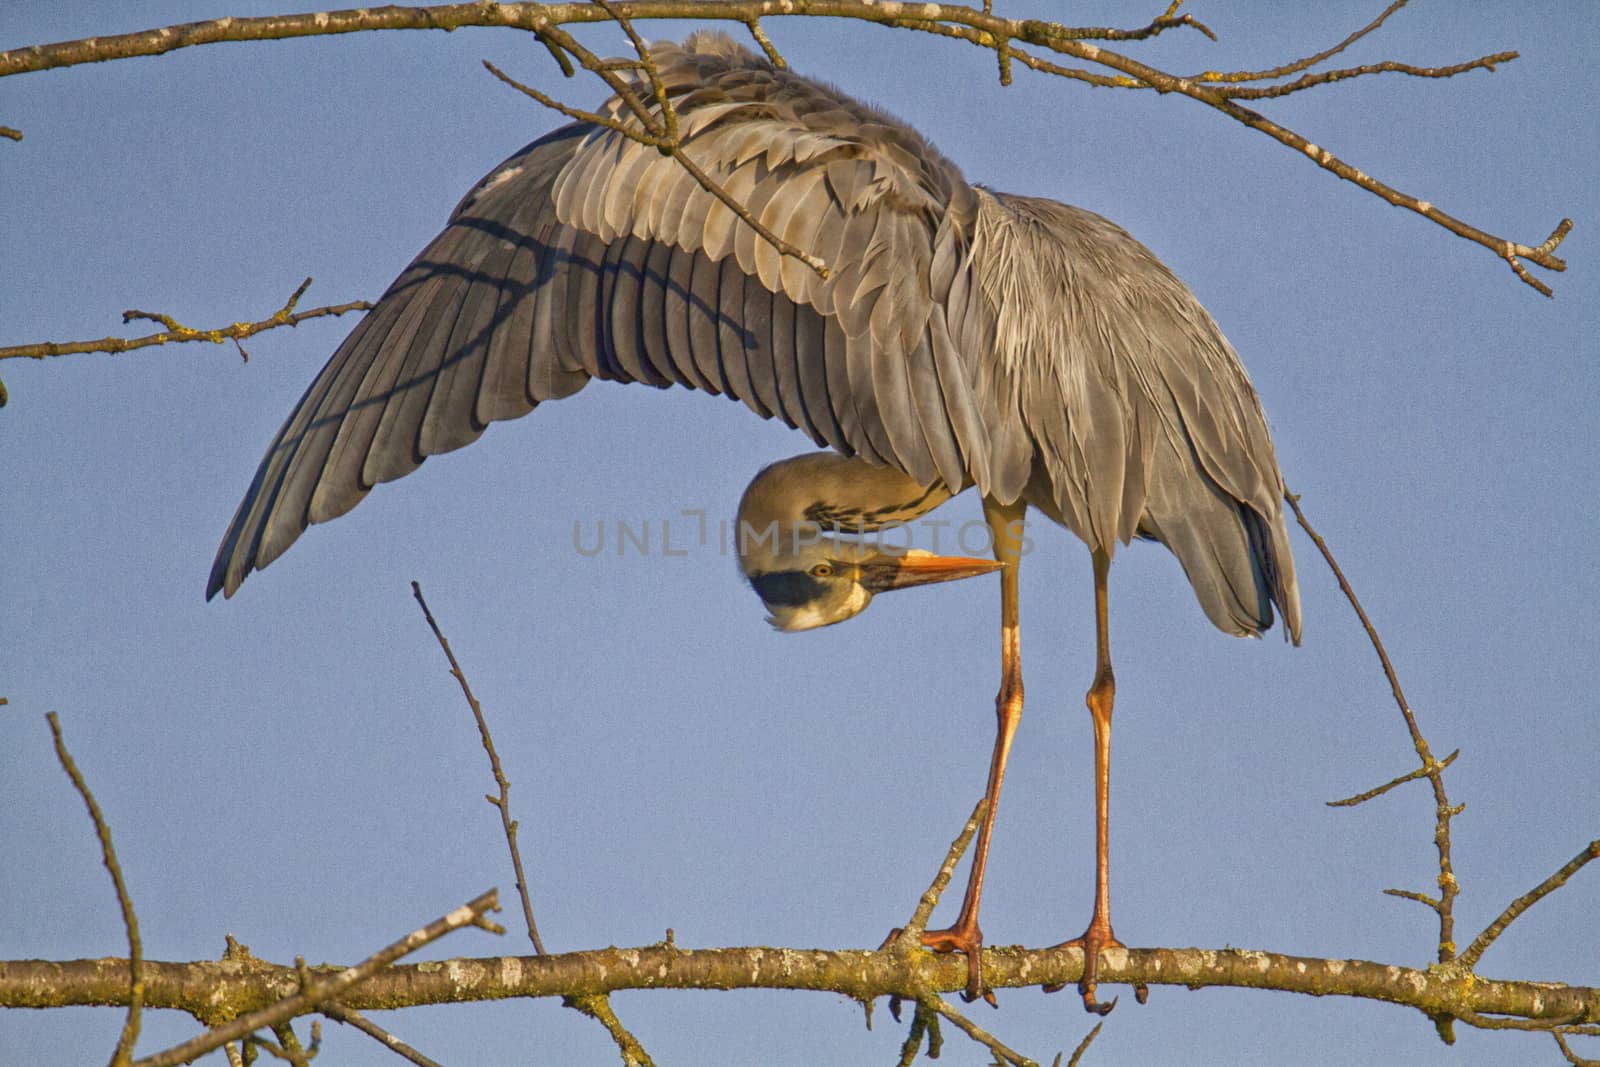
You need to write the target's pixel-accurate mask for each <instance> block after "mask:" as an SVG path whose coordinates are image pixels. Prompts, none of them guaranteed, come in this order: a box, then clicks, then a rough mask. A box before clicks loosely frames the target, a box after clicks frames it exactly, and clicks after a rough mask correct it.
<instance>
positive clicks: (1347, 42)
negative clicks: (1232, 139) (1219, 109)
mask: <svg viewBox="0 0 1600 1067" xmlns="http://www.w3.org/2000/svg"><path fill="white" fill-rule="evenodd" d="M1408 2H1409V0H1394V3H1392V4H1390V5H1389V6H1388V7H1386V8H1384V9H1383V13H1382V14H1380V15H1379V16H1378V17H1377V18H1375V19H1373V20H1372V21H1371V22H1369V23H1367V24H1366V25H1365V26H1363V27H1361V28H1360V29H1359V30H1357V31H1356V32H1355V33H1352V34H1351V35H1350V36H1348V37H1346V38H1345V39H1344V40H1342V41H1340V42H1339V43H1338V44H1336V45H1334V46H1333V47H1332V48H1328V49H1324V50H1323V51H1321V52H1318V53H1316V54H1315V55H1310V56H1306V57H1305V58H1304V59H1297V60H1295V61H1294V62H1292V63H1285V64H1284V65H1283V66H1281V67H1273V68H1272V69H1271V70H1239V71H1233V72H1232V73H1227V74H1224V73H1222V72H1219V71H1214V70H1213V71H1206V72H1205V73H1204V74H1196V75H1194V80H1195V81H1205V82H1246V81H1274V80H1276V79H1278V78H1287V77H1288V76H1289V75H1291V74H1298V73H1300V72H1301V71H1302V70H1310V69H1311V68H1312V67H1314V66H1316V65H1317V64H1318V63H1321V62H1322V61H1323V60H1326V59H1331V58H1333V57H1334V56H1336V55H1338V54H1339V53H1340V52H1343V51H1344V50H1345V49H1346V48H1349V47H1350V46H1351V45H1353V44H1355V43H1356V42H1357V41H1359V40H1361V38H1363V37H1365V36H1367V35H1368V34H1369V33H1371V32H1372V31H1373V30H1376V29H1377V28H1378V27H1379V26H1382V25H1383V24H1384V23H1385V22H1387V21H1389V16H1390V15H1393V14H1394V13H1395V12H1396V11H1399V10H1400V9H1401V8H1403V7H1405V6H1406V4H1407V3H1408Z"/></svg>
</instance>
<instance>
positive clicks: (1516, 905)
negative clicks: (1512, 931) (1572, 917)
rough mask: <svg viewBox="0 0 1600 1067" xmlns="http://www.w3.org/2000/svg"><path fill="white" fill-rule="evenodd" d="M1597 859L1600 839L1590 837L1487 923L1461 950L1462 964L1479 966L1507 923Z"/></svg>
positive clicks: (1599, 855) (1514, 919) (1599, 851)
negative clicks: (1542, 878)
mask: <svg viewBox="0 0 1600 1067" xmlns="http://www.w3.org/2000/svg"><path fill="white" fill-rule="evenodd" d="M1594 859H1600V839H1596V840H1594V841H1590V842H1589V844H1588V845H1587V846H1585V847H1584V849H1583V851H1582V852H1579V853H1578V854H1577V855H1576V856H1574V857H1572V859H1570V860H1568V861H1567V862H1566V864H1564V865H1563V866H1562V868H1561V869H1560V870H1559V871H1557V872H1556V873H1554V874H1552V875H1551V876H1550V877H1548V878H1546V879H1545V880H1544V881H1542V882H1540V883H1539V884H1538V885H1536V886H1534V887H1533V888H1532V889H1530V890H1528V892H1526V893H1524V894H1522V896H1520V897H1518V898H1517V899H1516V900H1513V901H1512V902H1511V903H1510V905H1508V906H1507V907H1506V910H1505V911H1503V912H1501V913H1500V915H1499V916H1498V917H1497V918H1496V919H1495V920H1494V922H1492V923H1490V924H1489V925H1488V926H1486V927H1484V929H1483V933H1481V934H1479V935H1478V936H1477V937H1475V938H1473V940H1472V944H1470V945H1468V946H1467V949H1466V951H1465V952H1463V953H1462V954H1461V964H1462V966H1464V967H1475V966H1477V964H1478V961H1479V960H1480V959H1482V958H1483V954H1484V952H1486V951H1487V950H1488V948H1489V946H1490V945H1492V944H1494V941H1495V938H1497V937H1499V936H1500V935H1501V934H1503V933H1505V930H1506V927H1508V926H1510V925H1511V924H1512V923H1513V922H1515V921H1516V920H1517V917H1518V916H1520V915H1521V914H1522V913H1523V912H1525V911H1527V910H1528V909H1529V908H1531V907H1533V906H1534V905H1535V904H1537V903H1539V901H1541V900H1543V899H1544V898H1545V897H1547V896H1549V895H1550V894H1551V893H1554V892H1555V891H1556V890H1557V889H1560V888H1561V887H1562V886H1564V885H1566V884H1567V879H1568V878H1571V877H1572V876H1573V875H1574V874H1577V873H1578V871H1580V870H1582V869H1583V867H1584V866H1585V865H1586V864H1587V863H1589V862H1590V861H1591V860H1594Z"/></svg>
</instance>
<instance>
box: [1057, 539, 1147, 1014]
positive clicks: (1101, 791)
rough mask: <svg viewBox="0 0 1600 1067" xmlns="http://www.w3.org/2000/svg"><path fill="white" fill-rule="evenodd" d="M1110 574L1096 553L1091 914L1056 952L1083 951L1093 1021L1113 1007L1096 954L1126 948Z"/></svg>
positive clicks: (1084, 986)
mask: <svg viewBox="0 0 1600 1067" xmlns="http://www.w3.org/2000/svg"><path fill="white" fill-rule="evenodd" d="M1110 571H1111V554H1110V553H1109V552H1106V551H1105V550H1104V549H1095V550H1094V622H1095V627H1094V631H1095V669H1094V682H1093V683H1092V684H1091V685H1090V686H1089V691H1088V693H1086V694H1085V695H1084V703H1086V704H1087V705H1088V706H1089V717H1090V718H1091V719H1092V720H1093V722H1094V815H1095V842H1094V843H1095V848H1094V890H1095V891H1094V913H1093V915H1091V916H1090V918H1089V928H1088V929H1087V930H1085V931H1084V932H1083V936H1081V937H1075V938H1073V939H1072V940H1071V941H1063V942H1062V943H1061V944H1060V945H1057V946H1055V947H1056V948H1067V947H1075V948H1081V949H1082V950H1083V977H1082V978H1080V979H1079V980H1078V993H1079V995H1081V996H1082V997H1083V1006H1084V1008H1085V1009H1086V1010H1088V1011H1091V1012H1093V1013H1095V1014H1096V1015H1105V1014H1107V1013H1108V1012H1110V1011H1111V1009H1112V1008H1114V1007H1116V1006H1117V1002H1116V1000H1115V999H1114V998H1113V999H1112V1001H1111V1002H1110V1003H1109V1004H1102V1003H1100V1002H1099V1001H1098V1000H1096V999H1095V995H1094V994H1095V979H1096V977H1097V975H1098V972H1099V969H1100V950H1101V949H1104V948H1123V947H1125V946H1124V945H1123V944H1122V942H1121V941H1118V940H1117V938H1116V936H1115V935H1114V934H1113V933H1112V932H1111V878H1110V869H1109V860H1110V857H1109V852H1110V844H1111V834H1110V829H1109V825H1108V815H1109V811H1110V805H1111V708H1112V705H1113V703H1114V702H1115V698H1116V693H1117V680H1116V676H1115V675H1114V674H1113V673H1112V670H1111V636H1110V627H1109V625H1108V622H1107V613H1106V602H1107V598H1106V578H1107V576H1108V575H1109V573H1110ZM1060 988H1061V987H1060V986H1046V987H1045V992H1047V993H1054V992H1055V991H1056V990H1058V989H1060ZM1134 995H1135V996H1136V997H1137V999H1138V1001H1139V1003H1141V1004H1143V1003H1144V1001H1145V998H1146V997H1147V996H1149V991H1148V990H1147V989H1146V988H1145V987H1144V986H1142V985H1138V986H1135V987H1134Z"/></svg>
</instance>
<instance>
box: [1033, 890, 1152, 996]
mask: <svg viewBox="0 0 1600 1067" xmlns="http://www.w3.org/2000/svg"><path fill="white" fill-rule="evenodd" d="M1051 947H1052V948H1078V949H1082V950H1083V977H1082V978H1080V979H1078V995H1079V996H1081V997H1082V998H1083V1010H1084V1011H1087V1012H1090V1013H1091V1014H1094V1015H1110V1014H1111V1009H1112V1008H1115V1007H1116V1006H1117V998H1116V997H1112V998H1111V1001H1110V1003H1107V1004H1102V1003H1101V1002H1100V1001H1099V1000H1097V999H1095V995H1094V994H1095V986H1096V984H1097V979H1098V977H1099V973H1100V950H1101V949H1107V948H1127V947H1128V946H1127V945H1124V944H1123V943H1122V942H1121V941H1118V940H1117V938H1116V935H1115V934H1113V933H1112V932H1111V923H1110V921H1101V919H1100V916H1099V914H1098V913H1097V914H1096V915H1095V917H1094V919H1093V920H1092V921H1091V922H1090V923H1089V929H1087V930H1085V931H1084V932H1083V936H1081V937H1075V938H1073V939H1072V940H1070V941H1063V942H1061V944H1059V945H1053V946H1051ZM1065 988H1066V984H1065V983H1056V982H1051V983H1046V984H1045V986H1044V991H1045V992H1046V993H1059V992H1060V991H1061V990H1062V989H1065ZM1133 998H1134V999H1135V1000H1137V1001H1138V1002H1139V1003H1140V1004H1143V1003H1145V1002H1146V1001H1148V1000H1149V999H1150V987H1149V986H1147V985H1145V984H1144V983H1143V982H1139V983H1135V985H1134V987H1133Z"/></svg>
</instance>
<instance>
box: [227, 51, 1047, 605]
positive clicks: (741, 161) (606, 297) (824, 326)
mask: <svg viewBox="0 0 1600 1067" xmlns="http://www.w3.org/2000/svg"><path fill="white" fill-rule="evenodd" d="M655 57H656V60H657V63H658V66H659V68H660V71H661V76H662V78H663V81H664V83H665V84H666V86H667V88H668V91H669V93H670V94H671V97H672V99H673V101H674V104H675V107H676V110H677V112H678V115H679V124H680V130H681V131H682V132H683V136H684V151H685V152H686V154H688V155H689V156H690V157H691V158H692V159H693V160H694V161H695V162H696V163H697V164H698V165H699V166H700V167H701V168H702V169H703V170H705V171H706V172H707V173H709V174H710V175H711V176H712V177H713V178H715V179H716V180H717V181H718V182H719V183H720V184H721V185H722V186H723V187H724V188H725V189H726V190H727V191H728V192H729V193H730V194H731V195H732V196H733V197H734V198H735V199H736V200H738V201H739V202H740V203H742V204H744V205H746V207H747V208H748V210H749V211H750V212H751V213H752V214H753V215H754V216H755V217H757V218H759V219H760V220H761V222H762V223H763V225H765V226H766V227H767V228H769V229H770V230H772V231H773V232H774V233H776V234H778V235H780V236H782V237H784V238H785V239H786V240H788V241H790V242H791V243H793V244H794V245H796V246H798V247H800V248H802V249H805V250H807V251H809V252H811V253H812V254H814V255H817V256H819V257H821V258H822V259H823V260H824V262H826V263H827V264H828V266H829V267H830V268H831V272H830V276H829V277H828V278H827V279H826V280H824V279H822V278H821V277H819V276H818V275H817V274H815V273H814V272H813V271H811V269H810V268H809V267H807V266H806V265H805V264H803V263H801V262H799V261H797V260H794V259H793V258H789V257H783V256H781V255H780V254H779V253H778V252H777V251H776V250H775V249H774V248H773V247H772V246H771V245H770V244H768V243H767V242H765V241H764V240H762V239H761V238H760V237H759V236H758V235H757V234H756V233H755V232H754V231H753V230H752V229H751V228H750V227H749V226H748V225H746V224H744V223H743V222H741V221H740V220H738V219H737V218H736V217H735V216H734V214H733V212H732V211H730V210H729V209H728V208H727V207H726V206H725V205H723V204H722V203H721V202H720V201H719V200H718V199H716V198H715V197H714V196H713V195H712V194H711V193H709V192H707V191H706V190H705V189H704V188H702V187H701V186H700V185H699V184H698V183H697V182H696V181H695V179H694V178H693V177H692V176H691V175H690V174H689V173H688V172H687V171H686V170H685V169H684V168H683V167H682V166H681V165H679V164H678V163H677V161H675V160H673V159H671V158H669V157H665V156H662V155H661V154H660V153H659V152H657V151H656V150H655V149H654V148H651V147H649V146H646V145H642V144H639V143H638V142H635V141H633V140H630V139H628V138H627V137H625V136H623V135H621V134H619V133H617V132H616V131H613V130H609V129H606V128H604V127H598V126H594V125H588V124H576V125H572V126H567V127H564V128H562V129H560V130H557V131H555V132H554V133H552V134H550V135H549V136H547V137H545V138H543V139H541V140H539V141H537V142H535V143H534V144H532V145H529V146H528V147H527V148H524V149H523V150H522V151H520V152H518V153H517V154H516V155H514V156H512V157H511V158H510V159H508V160H507V161H506V162H505V163H503V164H501V165H500V166H499V167H497V168H495V170H494V171H492V172H491V173H490V174H489V175H488V176H487V177H485V178H484V179H483V180H482V181H481V182H479V183H478V185H477V187H476V188H474V189H473V190H472V192H470V193H469V194H468V195H467V196H466V198H465V199H464V200H462V202H461V203H460V205H459V206H457V208H456V210H455V212H454V213H453V214H452V215H451V217H450V221H449V224H448V225H447V226H446V227H445V229H444V231H443V232H442V233H440V234H439V236H437V237H436V238H434V240H433V241H432V243H430V244H429V245H428V247H427V248H425V249H424V250H423V251H422V253H421V254H420V255H418V256H417V258H416V259H415V260H414V261H413V262H412V263H411V265H410V266H409V267H407V268H406V270H405V272H404V273H403V274H401V275H400V277H399V278H398V279H396V281H395V282H394V284H393V285H392V286H390V288H389V290H388V291H387V292H386V293H385V294H384V296H383V298H382V299H381V300H380V301H379V303H378V305H377V306H376V307H375V308H374V309H373V310H372V311H371V312H369V313H368V314H367V315H366V317H365V318H364V319H363V320H362V321H361V322H360V324H359V325H357V326H356V328H355V330H354V331H352V332H351V334H350V336H349V337H348V338H347V339H346V340H345V341H344V343H343V344H342V345H340V346H339V349H338V350H337V351H336V352H335V353H334V354H333V357H332V358H331V359H330V360H329V361H328V364H327V366H325V367H324V368H323V369H322V372H321V373H320V374H318V375H317V378H316V380H315V381H314V382H312V384H311V387H310V388H309V389H307V390H306V393H305V395H304V396H303V397H302V398H301V400H300V403H299V404H298V405H297V406H296V408H295V410H294V412H293V414H291V415H290V416H289V419H288V421H286V422H285V423H284V425H283V428H282V429H281V430H279V431H278V435H277V437H276V438H275V439H274V441H273V443H272V446H271V448H270V449H269V450H268V452H267V455H266V457H265V458H264V459H263V460H262V462H261V466H260V468H259V469H258V470H257V471H256V476H255V480H254V481H253V482H252V483H251V486H250V489H249V491H248V492H247V493H246V494H245V497H244V500H243V502H242V503H241V504H240V505H239V510H238V512H237V513H236V514H235V515H234V518H233V522H232V523H231V525H230V526H229V528H228V532H227V534H226V536H225V537H224V539H223V542H222V546H221V548H220V549H219V550H218V553H217V558H216V562H215V564H214V565H213V567H212V572H211V578H210V582H209V585H208V587H207V596H208V597H209V596H212V595H214V594H215V593H216V592H217V591H219V590H221V591H222V592H223V593H224V594H225V595H232V593H233V592H234V590H235V589H237V588H238V586H239V584H240V582H242V581H243V580H244V578H245V576H246V575H247V574H249V572H250V571H252V570H254V569H258V568H261V567H265V566H266V565H267V564H268V563H270V562H272V560H274V559H276V558H277V557H278V556H279V555H281V554H282V553H283V552H284V551H285V550H286V549H287V548H288V547H289V546H290V545H291V544H293V543H294V541H295V539H296V538H298V537H299V536H300V534H301V533H303V532H304V531H305V529H306V527H307V526H309V525H310V524H312V523H317V522H325V521H327V520H329V519H332V518H335V517H336V516H338V515H341V514H343V513H344V512H346V511H348V510H350V508H352V507H354V506H355V505H356V504H357V503H359V502H360V501H361V499H362V498H363V497H364V496H365V495H366V494H367V492H368V491H369V490H370V489H371V488H372V487H373V486H374V485H376V484H378V483H379V482H385V481H389V480H392V479H394V478H398V477H400V476H402V475H404V474H407V473H409V472H410V471H412V470H415V469H416V467H417V466H418V465H419V464H421V463H422V461H423V460H424V459H425V458H427V457H428V456H430V455H434V454H435V453H439V452H447V451H450V450H451V449H455V448H460V447H461V446H462V445H465V444H468V443H470V442H472V441H473V440H476V439H477V437H478V435H479V434H481V433H482V432H483V431H484V429H485V428H486V427H487V426H488V425H489V423H491V422H494V421H496V420H499V419H510V418H516V417H518V416H520V415H525V414H527V413H528V412H529V411H531V410H533V408H534V407H536V406H537V405H538V404H540V403H542V402H544V401H546V400H553V399H556V398H559V397H563V396H568V395H570V394H572V393H574V392H576V391H577V390H579V389H581V388H582V387H583V386H584V385H585V384H587V382H588V381H589V380H590V379H591V378H602V379H607V380H613V381H623V382H642V383H645V384H649V385H655V386H659V387H665V386H668V385H683V386H688V387H689V388H692V389H699V390H702V391H704V392H709V393H721V394H725V395H727V396H729V397H730V398H736V399H738V400H741V401H743V402H744V403H745V404H746V405H748V406H749V407H750V408H751V409H752V410H754V411H755V412H756V413H757V414H759V415H761V416H763V417H776V418H780V419H782V420H783V421H785V422H786V423H788V424H789V425H790V426H793V427H797V428H799V429H800V430H802V431H804V432H805V433H806V434H808V435H809V436H810V437H811V438H812V440H814V441H816V442H817V443H818V444H819V445H824V446H828V447H831V448H834V449H836V450H838V451H839V452H841V453H844V454H845V455H859V456H861V457H863V458H865V459H867V460H869V461H872V462H875V463H879V464H884V465H889V466H894V467H897V468H898V469H900V470H902V471H904V472H905V473H906V474H908V475H910V476H911V477H913V478H915V479H917V480H918V481H919V482H921V483H922V484H925V485H931V484H933V483H934V482H936V481H942V482H944V483H945V484H946V485H948V486H950V487H952V488H955V489H959V488H961V487H962V486H964V485H967V484H970V483H972V482H977V483H978V484H979V485H981V486H984V487H985V488H986V490H987V488H988V487H989V486H990V485H991V483H992V482H994V481H995V479H996V478H997V477H998V478H1000V479H1001V480H1002V481H1003V482H1005V484H1006V485H1007V486H1008V487H1009V489H1010V491H1009V492H1008V493H1006V494H1005V495H1007V496H1008V497H1015V495H1016V494H1017V492H1019V491H1020V489H1021V485H1022V483H1023V481H1025V479H1026V477H1027V462H1026V457H1025V456H1023V455H1022V454H1021V453H1020V452H1019V451H1018V450H1017V449H1015V448H1013V449H1009V450H1008V452H1009V453H1011V455H1010V456H1009V457H1008V458H1007V459H1006V460H1005V461H1004V466H1006V467H1007V468H1008V470H1006V471H999V470H997V471H995V472H991V471H990V470H989V465H990V459H989V448H988V442H987V437H986V435H985V431H984V429H983V424H982V421H981V419H980V415H979V411H978V408H977V406H976V405H975V401H974V399H973V395H974V393H973V389H974V384H973V383H974V381H975V376H974V375H973V374H972V372H971V370H970V368H969V365H968V364H969V362H970V361H971V359H972V358H973V353H975V352H977V351H980V350H981V349H982V347H983V346H982V335H983V334H984V332H985V330H986V327H985V325H984V322H985V320H986V319H987V318H991V317H992V316H987V315H986V313H985V311H984V310H983V308H984V305H983V303H982V298H981V295H980V294H979V293H977V292H976V287H975V286H974V285H972V284H971V271H970V265H971V240H972V233H973V227H974V224H975V219H976V215H977V211H978V206H977V195H976V194H975V193H974V191H973V190H972V189H971V187H969V186H968V185H967V184H966V182H965V181H964V180H963V179H962V177H961V174H960V172H959V171H958V170H957V169H956V168H955V166H954V165H953V164H951V163H949V162H948V161H946V160H945V159H944V158H943V157H942V156H940V155H939V154H938V152H937V151H935V150H934V149H933V148H932V146H930V145H929V144H927V143H926V142H925V141H924V140H923V139H922V138H921V137H919V136H918V135H917V134H916V133H915V132H913V131H912V130H910V129H909V128H907V127H905V126H903V125H902V124H900V123H898V122H896V121H895V120H893V119H891V118H889V117H887V116H885V115H883V114H882V113H880V112H878V111H876V110H873V109H871V108H868V107H865V106H864V105H861V104H859V103H857V102H855V101H853V100H851V99H850V98H848V97H846V96H844V95H843V94H841V93H839V92H837V91H835V90H833V89H831V88H829V87H827V86H824V85H821V84H818V83H816V82H812V81H808V80H806V79H803V78H800V77H798V76H796V75H793V74H789V73H787V72H781V71H777V70H775V69H774V68H773V67H772V66H771V65H770V64H768V63H766V62H765V61H764V60H762V59H759V58H757V57H756V56H754V55H752V54H751V53H749V52H747V51H745V50H744V49H742V48H739V47H738V46H736V45H734V44H733V43H732V42H731V41H730V40H729V39H728V38H726V37H723V36H721V35H716V34H699V35H696V36H695V37H692V38H690V39H689V41H687V42H686V43H685V44H684V45H682V46H679V45H675V44H663V45H658V46H657V47H656V50H655ZM608 106H609V108H610V111H611V113H612V114H613V115H614V116H615V117H617V118H618V119H619V121H625V122H626V121H633V120H632V119H631V116H629V115H628V114H627V112H626V111H625V110H624V109H623V108H622V106H621V105H620V104H619V103H618V102H617V101H615V100H613V101H611V102H610V104H609V105H608ZM997 462H998V461H997Z"/></svg>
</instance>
